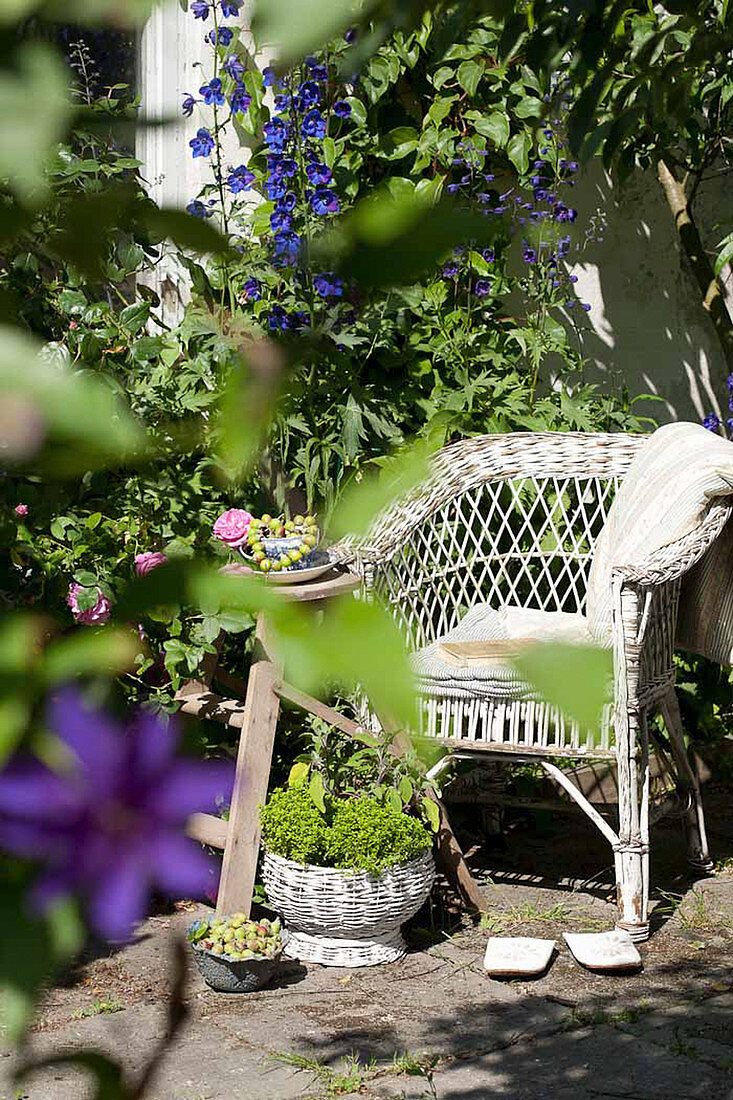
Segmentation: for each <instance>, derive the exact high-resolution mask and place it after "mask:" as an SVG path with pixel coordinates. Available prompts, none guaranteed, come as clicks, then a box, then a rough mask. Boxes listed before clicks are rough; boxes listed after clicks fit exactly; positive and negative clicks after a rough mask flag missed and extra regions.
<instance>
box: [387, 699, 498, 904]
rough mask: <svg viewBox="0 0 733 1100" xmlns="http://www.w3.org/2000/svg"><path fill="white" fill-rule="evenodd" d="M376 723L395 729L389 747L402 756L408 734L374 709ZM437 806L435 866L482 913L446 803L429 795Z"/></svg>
mask: <svg viewBox="0 0 733 1100" xmlns="http://www.w3.org/2000/svg"><path fill="white" fill-rule="evenodd" d="M375 713H376V715H377V718H378V720H379V724H380V725H381V727H382V729H383V730H386V731H387V732H390V733H395V734H396V736H395V737H394V740H393V741H392V745H391V751H392V752H393V753H394V755H395V756H404V755H405V753H407V752H409V750H410V749H411V748H412V745H411V742H410V740H409V737H408V736H407V735H405V733H404V732H402V730H401V727H400V725H399V723H398V722H396V721H395V719H394V718H392V717H391V716H390V715H388V714H386V713H384V712H383V711H382V712H380V711H375ZM430 797H431V798H432V799H433V800H434V801H435V803H436V804H437V807H438V812H439V814H440V826H439V828H438V837H437V840H438V866H439V867H440V868H441V869H442V870H443V872H444V873H445V875H446V877H447V878H448V880H449V881H450V882H451V883H452V884H453V885H454V887H455V888H456V890H457V891H458V893H459V894H460V896H461V898H462V899H463V903H464V905H465V906H466V908H467V909H469V910H470V911H471V912H473V913H481V912H483V911H484V909H485V908H486V898H485V897H484V895H483V893H482V890H481V887H480V886H479V884H478V883H477V882H476V879H475V878H474V877H473V875H472V874H471V872H470V871H469V869H468V864H467V863H466V860H465V858H464V856H463V852H462V851H461V846H460V844H459V843H458V841H457V840H456V836H455V833H454V832H453V829H452V828H451V823H450V819H449V818H448V811H447V810H446V808H445V805H444V804H443V802H441V800H440V799H439V798H438V797H437V795H431V796H430Z"/></svg>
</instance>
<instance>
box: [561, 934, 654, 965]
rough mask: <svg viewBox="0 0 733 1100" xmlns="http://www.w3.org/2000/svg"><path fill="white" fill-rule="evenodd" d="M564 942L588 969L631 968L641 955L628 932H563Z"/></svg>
mask: <svg viewBox="0 0 733 1100" xmlns="http://www.w3.org/2000/svg"><path fill="white" fill-rule="evenodd" d="M563 937H564V939H565V942H566V944H567V945H568V947H569V948H570V950H571V951H572V953H573V955H574V956H575V959H576V960H577V962H579V963H580V965H581V966H587V967H588V969H589V970H632V969H636V968H637V967H639V966H641V955H640V954H639V952H638V951H637V950H636V946H635V945H634V941H633V940H632V938H631V936H630V935H629V933H628V932H624V931H622V930H621V929H618V928H617V929H615V930H614V931H613V932H563Z"/></svg>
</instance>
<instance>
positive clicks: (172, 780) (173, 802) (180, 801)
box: [148, 760, 234, 823]
mask: <svg viewBox="0 0 733 1100" xmlns="http://www.w3.org/2000/svg"><path fill="white" fill-rule="evenodd" d="M233 785H234V764H228V763H224V762H220V761H213V760H212V761H205V762H198V761H195V760H178V761H176V763H175V764H173V765H172V767H171V769H170V771H169V772H168V773H167V775H166V776H165V778H164V779H163V781H162V782H161V784H160V787H159V788H158V789H157V790H156V791H155V793H154V794H153V795H152V796H151V799H150V805H149V807H148V808H149V810H150V812H151V813H152V814H155V816H156V817H158V818H161V819H162V820H164V821H169V822H181V823H184V822H185V821H186V819H187V818H188V817H190V815H191V814H193V813H196V812H198V811H201V812H203V813H205V812H207V811H208V812H209V813H212V812H214V811H216V809H217V808H218V807H219V806H220V805H221V804H222V803H226V802H228V801H229V799H230V798H231V794H232V787H233Z"/></svg>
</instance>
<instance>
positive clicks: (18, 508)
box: [15, 504, 28, 516]
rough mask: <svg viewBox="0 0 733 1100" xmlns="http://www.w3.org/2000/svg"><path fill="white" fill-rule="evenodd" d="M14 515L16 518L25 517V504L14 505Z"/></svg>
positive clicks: (26, 507) (26, 511)
mask: <svg viewBox="0 0 733 1100" xmlns="http://www.w3.org/2000/svg"><path fill="white" fill-rule="evenodd" d="M15 514H16V516H27V515H28V505H27V504H16V505H15Z"/></svg>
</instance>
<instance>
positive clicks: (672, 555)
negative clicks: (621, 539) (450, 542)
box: [612, 497, 733, 585]
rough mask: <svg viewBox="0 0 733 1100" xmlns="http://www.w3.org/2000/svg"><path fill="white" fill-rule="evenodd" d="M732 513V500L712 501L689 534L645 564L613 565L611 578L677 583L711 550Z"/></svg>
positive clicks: (663, 549) (726, 498)
mask: <svg viewBox="0 0 733 1100" xmlns="http://www.w3.org/2000/svg"><path fill="white" fill-rule="evenodd" d="M732 513H733V500H731V499H730V498H729V497H720V498H717V499H715V500H713V501H712V502H711V503H710V505H709V507H708V510H707V512H706V513H705V515H704V516H703V518H702V521H701V522H700V524H699V525H698V526H697V527H696V528H695V530H694V531H691V532H690V534H689V535H685V536H684V538H681V539H678V540H677V541H676V542H672V543H670V544H669V545H668V546H663V547H662V548H661V549H660V550H657V551H656V553H654V554H651V555H650V556H649V557H648V558H646V559H645V560H644V561H642V562H639V563H635V564H633V565H623V566H616V567H614V569H613V570H612V575H614V576H616V575H617V576H620V577H622V578H623V580H625V581H628V582H629V583H632V584H642V585H659V584H664V583H666V582H667V581H674V580H679V578H680V577H683V576H684V575H685V573H687V572H688V571H689V570H690V569H692V567H693V565H697V563H698V562H699V561H700V559H701V558H702V557H703V556H704V555H705V553H706V552H707V551H708V550H709V549H710V547H711V546H712V544H713V543H714V542H715V540H716V539H717V538H718V536H719V535H720V534H721V532H722V530H723V528H724V527H725V524H726V523H727V521H728V519H729V518H730V516H731V514H732Z"/></svg>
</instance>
